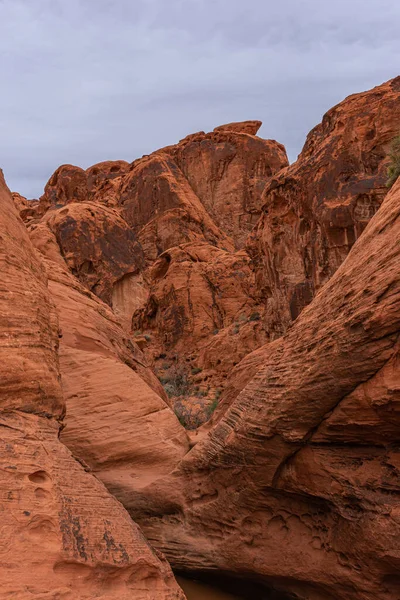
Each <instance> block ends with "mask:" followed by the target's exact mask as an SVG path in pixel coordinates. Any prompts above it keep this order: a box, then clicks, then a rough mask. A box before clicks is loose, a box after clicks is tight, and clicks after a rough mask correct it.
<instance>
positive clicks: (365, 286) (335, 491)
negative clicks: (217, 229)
mask: <svg viewBox="0 0 400 600" xmlns="http://www.w3.org/2000/svg"><path fill="white" fill-rule="evenodd" d="M399 239H400V183H397V184H396V186H395V188H394V189H393V190H392V191H391V192H390V193H389V195H388V196H387V197H386V199H385V201H384V203H383V204H382V206H381V208H380V209H379V211H378V212H377V214H376V215H375V216H374V217H373V219H372V220H371V222H370V223H369V225H368V226H367V228H366V229H365V231H364V232H363V234H362V236H361V237H360V239H359V240H357V242H356V243H355V245H354V246H353V248H352V250H351V252H350V254H349V256H348V257H347V259H346V260H345V261H344V263H343V264H342V265H341V266H340V267H339V269H338V270H337V271H336V273H335V274H334V275H333V277H332V278H331V280H330V281H329V282H328V283H327V284H326V285H325V286H324V287H323V288H322V289H321V290H320V291H319V293H318V294H317V296H316V297H315V298H314V300H313V302H312V303H311V304H310V305H309V306H308V307H306V308H305V309H304V310H303V311H302V313H301V315H300V316H299V317H298V319H297V321H296V322H295V324H294V325H293V326H292V327H291V328H290V329H289V330H288V332H287V333H286V335H285V336H284V337H283V339H282V340H277V342H276V343H274V344H273V345H272V347H271V348H270V353H269V355H268V356H267V355H266V354H265V359H264V361H263V364H262V367H261V368H260V369H259V370H258V372H257V374H256V375H255V376H254V377H253V378H252V379H251V380H250V381H249V383H248V384H247V386H246V387H245V388H244V389H243V390H242V391H241V392H240V393H239V395H238V396H237V398H236V400H235V401H234V402H233V404H232V405H231V407H230V408H229V409H228V410H227V411H226V413H225V414H224V415H223V417H222V419H221V420H220V421H219V422H218V424H217V425H216V426H215V427H214V428H213V429H212V430H211V431H210V433H209V434H208V435H207V436H206V437H205V439H203V441H201V442H199V443H198V444H197V445H196V446H195V447H194V449H193V450H192V451H191V452H190V453H189V454H188V455H187V456H185V458H184V459H183V461H182V462H181V464H180V465H179V467H178V469H177V471H176V473H175V475H174V476H173V477H172V478H165V479H164V480H161V481H160V482H158V483H157V484H155V483H153V485H152V486H150V488H149V490H148V494H149V502H148V507H150V506H152V508H153V513H152V515H151V516H148V515H146V516H144V515H139V514H138V517H139V518H140V520H141V523H142V525H143V527H144V530H145V532H146V534H147V536H148V537H149V539H151V540H153V542H154V543H155V544H156V545H157V547H158V548H160V549H162V550H163V551H164V552H165V553H166V555H167V557H168V558H169V560H170V562H171V564H172V565H173V566H174V567H176V568H178V569H184V570H185V569H186V570H192V571H209V570H213V569H214V570H223V571H226V572H234V573H237V574H243V575H246V576H249V575H251V574H253V576H254V577H257V578H259V577H261V578H263V579H264V581H266V582H269V583H271V584H273V585H274V586H276V587H278V588H279V587H280V588H282V589H284V590H286V591H290V592H293V593H295V594H297V595H298V597H300V598H302V599H307V600H327V599H328V600H375V599H377V598H379V599H380V600H397V598H398V597H399V596H400V578H399V568H400V562H399V561H400V545H399V540H400V535H399V534H400V518H399V469H400V454H399V451H398V438H399V426H400V421H399V407H400V385H399V383H400V373H399V345H398V339H399V332H400V244H399ZM163 496H164V500H163Z"/></svg>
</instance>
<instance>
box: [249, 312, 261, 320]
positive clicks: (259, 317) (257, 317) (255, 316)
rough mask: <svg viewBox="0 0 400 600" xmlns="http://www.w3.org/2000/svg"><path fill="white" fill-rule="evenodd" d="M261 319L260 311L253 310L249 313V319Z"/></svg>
mask: <svg viewBox="0 0 400 600" xmlns="http://www.w3.org/2000/svg"><path fill="white" fill-rule="evenodd" d="M260 319H261V316H260V313H259V312H253V313H251V315H250V317H249V321H259V320H260Z"/></svg>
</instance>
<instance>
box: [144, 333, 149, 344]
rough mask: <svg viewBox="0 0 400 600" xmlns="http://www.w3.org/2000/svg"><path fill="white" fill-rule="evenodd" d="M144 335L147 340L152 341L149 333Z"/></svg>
mask: <svg viewBox="0 0 400 600" xmlns="http://www.w3.org/2000/svg"><path fill="white" fill-rule="evenodd" d="M143 337H144V339H145V340H146V342H150V341H151V336H150V335H148V334H147V333H146V334H145V335H144V336H143Z"/></svg>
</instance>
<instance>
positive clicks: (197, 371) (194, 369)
mask: <svg viewBox="0 0 400 600" xmlns="http://www.w3.org/2000/svg"><path fill="white" fill-rule="evenodd" d="M202 370H203V369H200V367H193V369H192V375H197V374H198V373H201V372H202Z"/></svg>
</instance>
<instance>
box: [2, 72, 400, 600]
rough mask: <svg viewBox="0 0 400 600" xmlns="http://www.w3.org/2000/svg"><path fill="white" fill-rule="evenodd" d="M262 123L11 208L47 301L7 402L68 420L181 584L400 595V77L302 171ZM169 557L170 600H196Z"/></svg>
mask: <svg viewBox="0 0 400 600" xmlns="http://www.w3.org/2000/svg"><path fill="white" fill-rule="evenodd" d="M260 125H261V123H260V122H259V121H246V122H243V123H231V124H228V125H223V126H220V127H217V128H216V129H215V130H214V131H213V132H211V133H204V132H200V133H196V134H193V135H189V136H188V137H186V138H185V139H184V140H181V141H180V142H179V143H178V144H176V145H174V146H168V147H166V148H162V149H161V150H158V151H156V152H154V153H153V154H151V155H149V156H145V157H142V158H141V159H138V160H135V161H134V162H132V163H131V164H129V163H126V162H124V161H110V162H105V163H99V164H98V165H94V166H93V167H91V168H90V169H87V170H86V171H84V170H82V169H79V168H78V167H74V166H71V165H64V166H62V167H60V168H59V169H58V170H57V171H56V172H55V174H54V175H53V176H52V178H51V179H50V181H49V183H48V184H47V186H46V188H45V192H44V195H43V196H42V198H41V199H40V200H39V201H36V202H34V203H32V204H30V203H29V202H27V201H26V200H25V199H24V198H22V197H21V196H19V195H18V194H14V202H15V205H16V206H17V207H18V210H19V211H20V215H21V217H22V219H23V220H24V221H25V223H26V225H27V228H28V231H29V235H30V239H31V242H32V243H33V245H34V246H35V247H36V249H37V251H38V253H40V256H41V259H40V261H38V259H37V258H34V254H33V251H32V246H30V245H29V243H28V246H27V247H28V248H29V251H28V255H29V256H24V258H23V260H22V259H21V260H20V262H21V263H22V262H23V265H24V270H23V272H27V273H28V275H29V277H30V278H31V279H32V278H33V280H34V281H37V280H39V281H40V282H41V284H40V285H41V286H42V287H41V288H40V289H41V290H42V291H41V292H40V293H41V294H42V295H43V299H42V296H40V301H39V300H37V301H36V304H35V301H34V299H33V300H32V302H30V303H27V304H29V305H28V306H27V307H26V308H25V307H24V306H23V304H22V303H21V307H22V308H21V310H22V311H23V313H21V316H20V317H19V318H16V319H15V322H14V321H10V322H9V324H8V325H7V324H6V325H7V326H6V328H5V331H6V330H7V328H9V329H10V331H11V332H12V331H14V329H15V328H18V326H19V323H22V322H28V323H29V322H33V323H35V324H36V325H35V326H34V327H31V329H30V330H29V331H30V333H29V335H28V337H27V338H26V339H27V341H26V344H25V346H24V345H23V344H20V346H18V352H16V356H17V357H18V360H17V363H15V364H16V365H17V367H18V368H17V367H14V366H12V367H11V368H9V369H7V372H6V373H5V381H6V384H7V381H8V379H7V377H8V378H9V381H10V383H9V384H7V385H9V387H10V389H13V386H14V387H16V389H17V388H18V386H22V390H23V391H22V392H21V393H20V392H18V394H17V396H14V395H13V394H10V393H7V394H6V395H5V397H4V398H5V400H4V402H6V403H7V404H5V407H6V408H7V410H9V409H10V410H14V409H15V406H14V403H15V404H16V407H17V408H16V410H17V411H18V415H19V416H18V418H22V417H21V414H22V413H23V415H22V416H23V418H24V419H37V420H40V419H41V420H43V419H46V424H47V426H48V427H49V426H50V424H52V423H54V431H55V432H56V433H57V431H58V424H57V419H59V420H60V419H61V418H62V417H63V414H64V410H65V408H64V405H65V403H66V407H67V414H66V418H65V420H64V426H63V429H62V431H61V435H60V439H61V442H63V443H64V444H65V445H66V446H68V447H69V449H70V450H72V452H73V454H74V456H76V457H77V458H79V460H80V461H81V462H82V463H83V464H84V465H85V466H86V467H85V468H87V469H88V470H92V471H93V472H94V473H95V474H96V475H97V476H98V477H99V479H100V480H102V481H103V482H104V483H105V485H106V486H107V488H108V490H109V491H111V492H112V494H114V495H115V497H116V498H117V499H118V500H119V501H120V502H122V503H123V505H124V506H125V507H126V508H127V509H128V511H129V513H130V515H131V517H132V518H133V519H134V520H135V521H136V522H138V523H139V524H140V525H141V526H142V528H143V530H144V532H145V535H146V536H147V539H149V540H150V542H151V543H152V544H153V545H154V546H155V547H156V548H157V549H159V550H161V551H162V552H164V553H165V555H166V556H167V558H168V560H169V561H170V563H171V565H172V566H173V567H174V568H175V569H177V570H180V571H187V572H195V573H197V574H199V573H200V574H201V573H203V574H204V573H210V572H224V573H227V574H234V575H236V576H238V577H250V578H253V579H254V580H257V581H262V582H263V583H265V584H266V585H268V586H269V587H271V588H274V589H276V590H280V591H281V592H282V593H285V594H292V596H290V598H296V600H297V599H299V600H376V599H377V598H379V600H398V598H399V597H400V577H399V571H400V546H399V541H398V540H399V539H400V535H399V534H400V517H399V502H398V498H399V484H398V481H399V468H400V457H399V452H398V437H399V431H400V430H399V428H400V421H399V402H400V372H399V345H398V344H399V342H398V336H399V332H400V283H399V282H400V245H399V239H400V183H399V182H397V183H396V184H395V186H394V187H393V189H392V190H391V191H390V192H389V193H388V188H387V187H386V171H387V164H388V160H387V155H388V149H389V146H390V142H391V140H392V139H393V138H394V137H395V136H396V135H398V134H399V132H400V78H397V79H394V80H391V81H389V82H388V83H386V84H383V85H382V86H379V87H378V88H375V89H373V90H371V91H369V92H365V93H362V94H356V95H354V96H350V97H349V98H347V99H345V100H344V101H343V102H341V103H340V104H339V105H337V106H336V107H334V108H333V109H331V110H330V111H328V113H327V114H326V115H325V116H324V118H323V120H322V123H321V124H320V125H318V126H317V127H315V128H314V129H313V130H312V131H311V133H310V134H309V136H308V138H307V141H306V144H305V146H304V148H303V150H302V152H301V154H300V155H299V158H298V160H297V161H296V162H295V163H294V164H292V165H290V166H289V165H288V162H287V158H286V153H285V150H284V148H283V147H282V146H281V145H280V144H279V143H278V142H275V141H272V140H263V139H261V138H260V137H258V136H257V132H258V129H259V127H260ZM13 223H14V225H13V226H15V227H19V228H20V229H21V230H22V226H21V224H20V223H19V224H18V223H17V222H16V221H15V220H14V221H13ZM18 235H19V234H18ZM21 235H22V233H21ZM23 235H25V237H26V234H23ZM20 246H21V244H19V243H18V244H17V245H16V247H15V248H16V249H15V256H17V257H18V256H19V254H18V253H20V252H21V248H20ZM13 252H14V251H12V252H11V253H10V254H9V256H10V257H11V258H12V259H13V257H14V253H13ZM32 257H33V258H32ZM33 260H34V261H36V262H32V261H33ZM39 271H40V274H39V275H38V274H37V273H39ZM32 273H33V275H32ZM46 274H47V278H48V287H46ZM35 277H36V279H35ZM31 279H29V281H24V282H22V283H21V284H20V292H21V293H23V294H26V293H27V291H29V293H33V294H35V293H36V292H35V289H36V287H35V286H36V285H37V284H35V283H30V281H31ZM49 294H50V296H51V298H52V300H51V301H50V300H49ZM10 298H11V296H10V295H9V296H7V297H6V300H7V302H8V303H10V301H11V300H10ZM17 306H18V304H17ZM24 311H25V312H24ZM24 315H25V317H24ZM17 316H18V314H17ZM57 319H58V320H59V327H60V333H59V336H60V337H59V339H57V334H56V333H55V332H57V327H58V325H57ZM24 335H25V334H24ZM35 335H36V336H37V338H35ZM4 339H6V340H7V337H6V336H5V338H4ZM36 339H37V340H40V342H39V341H35V340H36ZM57 345H59V349H57ZM21 348H23V349H21ZM32 348H34V352H35V353H36V352H38V353H39V354H40V359H39V358H35V360H32V359H31V354H30V353H31V352H32ZM7 352H9V350H8V346H7V351H6V354H5V355H4V364H6V361H7V360H8V358H7V356H8V355H7ZM21 353H22V354H21ZM24 353H27V354H26V356H25V354H24ZM39 354H38V356H39ZM21 356H22V358H20V357H21ZM13 360H14V359H13ZM18 361H19V362H18ZM24 361H25V362H24ZM58 361H59V362H58ZM12 365H14V363H12ZM18 365H19V366H18ZM21 365H22V366H21ZM36 369H39V370H40V373H42V372H43V373H42V375H41V378H42V379H43V382H42V381H41V383H40V388H39V389H38V388H37V387H35V386H36V383H35V382H36V381H37V376H36ZM26 372H27V373H28V374H29V377H27V376H26ZM59 375H61V384H62V395H61V391H60V385H59V381H58V377H59ZM156 375H157V377H156ZM18 377H19V379H18ZM15 382H18V385H17V384H16V383H15ZM161 384H162V385H161ZM6 389H7V388H6ZM38 399H39V400H38ZM21 402H22V403H23V406H24V407H25V408H21ZM32 403H33V404H34V406H35V409H34V410H32ZM42 403H43V406H42ZM38 407H40V412H39V408H38ZM171 407H173V408H174V410H175V412H176V413H177V414H178V416H179V420H180V421H181V423H182V424H184V425H185V426H186V427H187V428H192V429H193V428H198V426H199V425H200V424H201V423H203V422H204V421H206V420H207V419H208V418H209V417H210V416H211V419H210V420H209V421H208V422H207V423H206V425H203V427H201V428H198V429H197V431H196V432H194V433H191V434H190V437H189V436H188V434H187V432H185V430H184V428H183V427H182V426H181V424H180V423H179V422H178V420H177V418H176V417H175V416H174V414H173V411H172V410H171ZM40 422H41V421H40ZM7 435H9V433H8V430H7ZM43 435H44V434H43ZM54 443H55V444H56V447H57V448H60V447H61V448H62V449H63V450H62V452H64V453H67V455H68V457H69V459H68V460H71V461H72V458H71V457H70V455H69V454H68V452H67V450H66V449H65V448H64V446H63V445H62V443H60V441H58V439H56V440H55V441H54ZM193 446H194V447H193ZM60 452H61V451H60ZM56 454H57V452H56V450H54V452H53V451H52V454H51V456H52V457H53V456H54V457H55V456H56ZM54 460H55V458H54ZM10 464H11V463H10ZM73 464H74V468H77V469H78V470H79V469H80V467H77V465H76V463H73ZM36 470H39V467H38V468H37V469H36ZM40 470H46V473H47V472H48V471H47V467H46V469H45V468H44V467H43V468H42V467H41V468H40ZM79 472H81V471H79ZM68 477H69V475H68ZM82 477H87V478H89V479H90V480H91V476H90V475H89V474H88V473H84V472H83V471H82ZM78 479H79V478H78V477H76V480H77V482H78ZM57 481H58V480H57ZM68 481H70V480H69V479H68ZM91 481H92V482H94V481H96V480H91ZM57 485H58V484H57ZM60 485H61V484H60ZM74 485H75V484H74ZM76 485H77V488H78V495H79V494H80V491H79V490H80V487H79V486H80V484H79V483H77V484H76ZM93 485H95V484H94V483H93ZM96 485H97V483H96ZM99 485H100V484H99ZM57 489H58V488H57ZM96 489H97V488H96ZM99 489H100V487H99ZM101 489H102V490H103V491H102V493H103V494H104V497H107V498H108V499H109V500H108V501H110V502H111V501H113V500H112V497H111V496H109V495H107V493H106V491H105V490H104V489H103V488H101ZM63 493H64V492H63ZM68 493H69V494H70V496H69V497H71V498H76V496H75V495H74V493H75V492H74V487H73V486H72V485H71V489H70V490H68ZM96 493H97V492H96ZM99 494H100V492H99ZM100 496H101V494H100ZM101 498H103V496H101ZM71 502H72V500H71ZM99 502H100V500H99ZM101 502H103V500H101ZM113 502H114V501H113ZM118 506H119V505H118ZM119 508H120V510H121V515H124V517H123V518H124V519H127V520H128V521H127V522H129V523H131V521H129V519H128V516H127V515H126V513H124V512H123V511H122V508H121V507H119ZM28 510H29V509H28ZM82 510H83V509H82ZM101 510H102V509H96V511H97V512H100V513H101ZM94 518H95V517H94V516H93V519H94ZM119 518H122V517H119V516H118V518H117V517H115V519H116V522H118V523H119V521H118V519H119ZM57 522H58V521H56V523H57ZM113 522H114V518H113ZM96 527H97V525H96ZM118 527H119V525H118ZM130 527H135V526H134V525H133V524H131V525H130ZM96 531H97V530H96ZM129 531H131V529H129ZM132 531H133V530H132ZM135 531H136V529H135ZM118 532H119V529H118ZM85 535H86V534H85ZM90 535H92V534H90ZM90 535H89V533H88V534H87V536H88V539H89V538H90ZM93 535H94V534H93ZM118 535H119V533H118ZM126 535H127V534H126ZM129 535H130V534H129ZM132 535H133V534H132ZM135 535H136V534H135ZM121 536H122V533H121ZM90 539H91V538H90ZM93 539H95V538H93ZM121 539H123V540H125V538H121ZM90 543H92V542H90ZM93 543H94V542H93ZM121 543H123V544H125V543H126V542H125V541H124V542H121ZM142 543H143V548H144V549H141V550H140V552H145V549H148V547H147V546H146V544H145V542H144V541H142ZM128 545H129V544H128ZM116 547H119V546H118V545H116ZM124 547H125V546H124ZM96 548H97V546H96ZM112 550H113V552H114V551H115V552H116V550H115V548H114V547H113V549H112ZM96 551H97V550H96ZM146 556H147V555H146ZM96 557H97V555H96ZM52 560H53V559H49V560H48V561H47V558H46V561H47V562H48V563H49V564H52V565H53V563H52ZM93 560H95V563H93V564H95V565H96V566H95V568H96V569H97V568H99V569H100V568H102V565H103V563H101V566H99V567H98V566H97V565H98V564H100V562H101V561H100V559H99V558H96V559H93ZM46 561H45V562H46ZM96 561H97V562H96ZM154 561H155V562H154V565H155V567H154V569H155V571H154V573H155V575H154V577H151V579H152V581H153V583H154V585H160V586H161V588H160V589H162V592H160V595H159V596H156V597H157V598H158V597H160V598H163V597H171V598H174V597H179V595H178V596H174V594H179V592H177V591H176V588H174V585H175V584H174V582H173V580H172V578H171V574H170V572H169V571H168V570H165V569H166V568H167V567H166V566H165V563H163V562H162V559H160V561H159V559H158V558H157V559H156V558H154ZM47 562H46V564H47ZM64 562H65V560H64ZM57 564H58V563H57ZM129 564H131V563H129ZM92 566H93V565H91V568H92ZM63 568H64V567H63ZM93 568H94V567H93ZM129 568H131V567H129ZM116 572H117V573H120V571H116ZM133 572H135V573H136V571H135V569H134V568H133V570H132V573H133ZM85 573H86V571H85ZM96 573H97V571H96ZM116 577H117V576H116ZM118 577H119V575H118ZM124 577H125V576H122V575H121V577H120V579H119V581H121V583H120V587H121V590H122V592H123V593H125V588H126V585H127V582H131V581H133V580H134V576H133V575H132V576H131V575H129V576H128V577H126V578H125V579H124ZM89 579H90V577H89V575H88V580H87V582H89ZM85 581H86V580H85ZM90 581H92V580H91V579H90ZM96 581H97V580H96ZM88 585H89V583H88ZM90 585H91V583H90ZM146 585H147V584H146ZM148 585H150V584H149V582H148ZM124 586H125V587H124ZM163 586H164V587H163ZM82 589H85V588H84V587H83V588H82ZM94 589H95V588H94ZM100 589H101V588H100V587H99V590H100ZM167 589H168V591H166V590H167ZM96 592H97V590H96ZM123 593H121V595H120V597H121V598H124V596H123ZM140 593H142V592H140ZM110 594H111V592H110ZM162 594H164V596H163V595H162ZM168 594H170V596H168ZM78 597H79V596H78ZM82 597H85V596H82ZM94 597H96V596H94ZM104 597H105V598H108V597H110V598H112V597H113V596H112V595H109V596H104ZM127 597H128V596H127ZM135 597H138V598H140V597H141V596H140V594H139V595H137V596H135ZM144 597H146V596H144ZM150 597H152V596H149V598H150Z"/></svg>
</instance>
